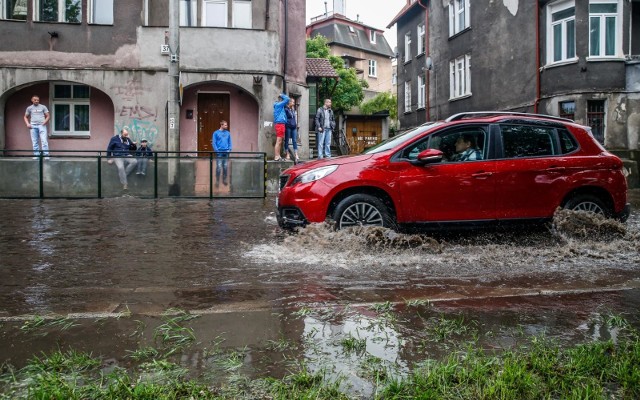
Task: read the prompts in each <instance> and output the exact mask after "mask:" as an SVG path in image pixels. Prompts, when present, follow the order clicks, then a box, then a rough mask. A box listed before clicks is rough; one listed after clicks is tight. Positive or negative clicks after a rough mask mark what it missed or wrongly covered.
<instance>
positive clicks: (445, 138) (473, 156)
mask: <svg viewBox="0 0 640 400" xmlns="http://www.w3.org/2000/svg"><path fill="white" fill-rule="evenodd" d="M488 137H489V136H488V135H487V130H486V129H485V128H484V127H479V126H469V127H463V128H457V129H453V130H450V131H447V132H442V133H437V134H434V135H431V137H430V138H429V146H428V148H430V149H437V150H440V151H442V153H443V154H444V162H461V161H478V160H485V159H486V158H487V157H486V155H487V150H488V146H487V140H488Z"/></svg>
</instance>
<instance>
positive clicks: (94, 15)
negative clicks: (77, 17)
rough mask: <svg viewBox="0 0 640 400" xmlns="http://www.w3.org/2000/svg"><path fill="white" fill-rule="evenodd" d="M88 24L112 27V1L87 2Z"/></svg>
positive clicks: (94, 0)
mask: <svg viewBox="0 0 640 400" xmlns="http://www.w3.org/2000/svg"><path fill="white" fill-rule="evenodd" d="M89 23H90V24H100V25H113V0H89Z"/></svg>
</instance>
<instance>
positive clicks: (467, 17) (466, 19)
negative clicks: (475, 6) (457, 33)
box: [464, 0, 471, 28]
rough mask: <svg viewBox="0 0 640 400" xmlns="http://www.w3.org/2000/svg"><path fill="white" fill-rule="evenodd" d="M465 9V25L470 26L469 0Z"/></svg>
mask: <svg viewBox="0 0 640 400" xmlns="http://www.w3.org/2000/svg"><path fill="white" fill-rule="evenodd" d="M464 2H465V5H464V6H465V10H464V27H465V28H468V27H470V26H471V10H470V9H469V3H470V2H469V0H465V1H464Z"/></svg>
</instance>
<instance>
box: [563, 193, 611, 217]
mask: <svg viewBox="0 0 640 400" xmlns="http://www.w3.org/2000/svg"><path fill="white" fill-rule="evenodd" d="M564 208H566V209H567V210H573V211H587V212H592V213H594V214H600V215H604V216H605V217H610V216H611V210H610V209H609V207H607V205H606V204H605V203H604V202H603V201H602V200H601V199H600V198H599V197H596V196H593V195H590V194H581V195H578V196H574V197H572V198H571V199H569V201H567V203H566V204H565V205H564Z"/></svg>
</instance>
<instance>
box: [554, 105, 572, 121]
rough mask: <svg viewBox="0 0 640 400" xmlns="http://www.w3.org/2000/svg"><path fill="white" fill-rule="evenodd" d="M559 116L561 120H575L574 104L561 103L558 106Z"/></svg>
mask: <svg viewBox="0 0 640 400" xmlns="http://www.w3.org/2000/svg"><path fill="white" fill-rule="evenodd" d="M558 108H559V109H560V110H559V114H560V116H561V117H562V118H567V119H570V120H575V119H576V118H575V116H576V102H575V101H562V102H560V103H559V104H558Z"/></svg>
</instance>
